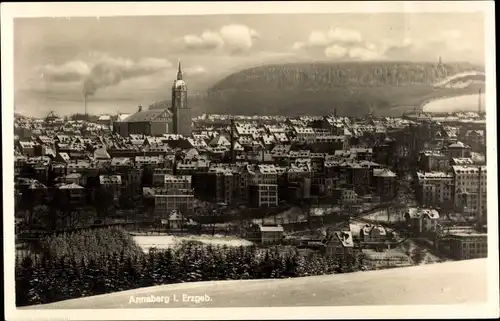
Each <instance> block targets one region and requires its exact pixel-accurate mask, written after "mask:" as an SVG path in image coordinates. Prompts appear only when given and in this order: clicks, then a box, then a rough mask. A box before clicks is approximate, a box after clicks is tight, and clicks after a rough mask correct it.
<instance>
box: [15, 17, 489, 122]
mask: <svg viewBox="0 0 500 321" xmlns="http://www.w3.org/2000/svg"><path fill="white" fill-rule="evenodd" d="M439 56H442V59H443V61H444V62H446V61H471V62H475V63H481V64H482V63H484V26H483V16H482V15H481V14H479V13H478V14H474V13H448V14H445V13H436V14H429V13H415V14H408V13H405V14H396V13H380V14H372V13H370V14H325V15H319V14H314V15H297V14H295V15H275V14H272V15H271V14H269V15H214V16H161V17H159V16H154V17H153V16H149V17H148V16H137V17H113V18H23V19H20V18H18V19H16V20H15V22H14V57H15V59H14V74H15V75H14V79H15V109H16V110H17V111H19V112H22V113H24V114H28V115H33V116H43V115H44V114H46V113H47V112H48V111H50V110H55V111H56V112H58V113H59V114H70V113H74V112H83V107H82V106H83V105H82V100H83V98H82V97H83V93H86V94H87V95H88V96H89V98H88V101H89V103H88V110H89V112H90V113H106V112H107V113H116V112H117V111H121V112H132V111H134V110H136V108H137V106H138V105H139V104H142V105H145V106H147V105H149V104H150V103H151V102H153V101H159V100H164V99H170V85H171V83H172V81H173V79H174V77H175V69H176V65H177V62H178V60H181V61H182V65H183V70H184V72H185V78H186V80H187V82H188V87H189V90H190V93H194V92H199V91H203V90H204V89H206V87H207V86H208V85H210V84H213V83H214V82H216V81H217V80H219V79H220V78H222V77H223V76H225V75H227V74H230V73H231V72H234V71H237V70H240V69H243V68H245V67H250V66H254V65H259V64H266V63H273V62H295V61H345V60H363V61H366V60H412V61H437V60H438V57H439Z"/></svg>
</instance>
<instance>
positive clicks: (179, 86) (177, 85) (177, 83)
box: [172, 61, 187, 91]
mask: <svg viewBox="0 0 500 321" xmlns="http://www.w3.org/2000/svg"><path fill="white" fill-rule="evenodd" d="M172 88H173V89H174V90H184V91H187V86H186V82H185V81H184V80H183V79H182V68H181V62H180V61H179V65H178V68H177V79H176V80H174V85H173V86H172Z"/></svg>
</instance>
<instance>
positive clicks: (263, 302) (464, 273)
mask: <svg viewBox="0 0 500 321" xmlns="http://www.w3.org/2000/svg"><path fill="white" fill-rule="evenodd" d="M153 297H154V298H155V299H154V300H155V302H151V301H152V299H151V298H153ZM486 300H487V260H486V259H476V260H469V261H460V262H448V263H436V264H429V265H421V266H414V267H407V268H398V269H390V270H379V271H369V272H357V273H349V274H336V275H325V276H312V277H302V278H295V279H277V280H247V281H217V282H196V283H184V284H173V285H162V286H155V287H149V288H141V289H136V290H129V291H123V292H117V293H111V294H105V295H98V296H93V297H88V298H81V299H72V300H67V301H61V302H56V303H51V304H46V305H38V306H31V307H26V308H23V310H24V309H111V308H131V309H137V308H169V307H175V308H179V307H279V306H346V305H351V306H352V305H412V304H416V305H424V304H464V303H482V302H483V303H484V302H486Z"/></svg>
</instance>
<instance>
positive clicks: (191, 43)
mask: <svg viewBox="0 0 500 321" xmlns="http://www.w3.org/2000/svg"><path fill="white" fill-rule="evenodd" d="M183 40H184V44H185V46H186V47H188V48H192V49H215V48H219V47H221V46H222V45H224V40H222V38H221V36H220V35H219V34H218V33H216V32H212V31H209V30H207V31H204V32H203V33H202V34H201V36H197V35H186V36H184V37H183Z"/></svg>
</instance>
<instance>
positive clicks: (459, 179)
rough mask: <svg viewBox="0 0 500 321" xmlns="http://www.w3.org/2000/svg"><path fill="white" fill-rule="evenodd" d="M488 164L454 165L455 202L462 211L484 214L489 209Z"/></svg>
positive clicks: (456, 206)
mask: <svg viewBox="0 0 500 321" xmlns="http://www.w3.org/2000/svg"><path fill="white" fill-rule="evenodd" d="M486 173H487V169H486V166H481V165H479V166H478V165H469V166H460V165H455V166H453V175H454V181H455V190H454V204H455V208H456V209H457V210H460V211H464V212H468V213H470V214H474V215H481V216H484V213H485V212H486V209H487V202H486V200H487V187H486V181H487V175H486Z"/></svg>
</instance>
